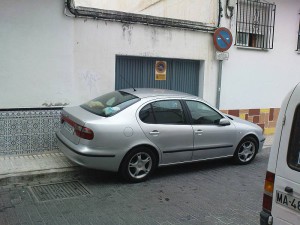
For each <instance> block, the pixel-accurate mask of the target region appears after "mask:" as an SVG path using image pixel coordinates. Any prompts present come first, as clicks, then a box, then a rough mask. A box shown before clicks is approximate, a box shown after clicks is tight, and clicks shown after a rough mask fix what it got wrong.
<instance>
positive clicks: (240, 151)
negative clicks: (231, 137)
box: [233, 137, 258, 165]
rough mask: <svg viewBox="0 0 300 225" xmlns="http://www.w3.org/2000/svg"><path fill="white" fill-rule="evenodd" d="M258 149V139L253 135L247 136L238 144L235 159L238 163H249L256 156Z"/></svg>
mask: <svg viewBox="0 0 300 225" xmlns="http://www.w3.org/2000/svg"><path fill="white" fill-rule="evenodd" d="M257 150H258V144H257V141H256V140H255V139H254V138H253V137H245V138H243V139H242V140H241V142H240V143H239V144H238V146H237V148H236V150H235V153H234V156H233V160H234V162H235V163H237V164H241V165H243V164H248V163H250V162H251V161H252V160H253V159H254V158H255V156H256V153H257Z"/></svg>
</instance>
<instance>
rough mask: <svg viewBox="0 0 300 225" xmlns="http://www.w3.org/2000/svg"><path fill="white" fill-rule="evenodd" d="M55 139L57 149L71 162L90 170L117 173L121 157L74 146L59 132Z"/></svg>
mask: <svg viewBox="0 0 300 225" xmlns="http://www.w3.org/2000/svg"><path fill="white" fill-rule="evenodd" d="M56 137H57V140H58V147H59V149H60V150H61V151H62V152H63V153H64V155H65V156H66V157H67V158H68V159H70V160H71V161H72V162H74V163H76V164H78V165H80V166H83V167H87V168H91V169H99V170H106V171H113V172H117V171H118V169H119V165H120V163H121V161H122V156H120V155H116V154H111V152H110V151H109V150H106V151H103V150H95V149H89V148H88V147H86V146H82V145H75V144H73V143H72V142H71V141H69V140H68V139H66V138H65V137H64V136H63V135H62V134H61V133H60V132H59V131H58V132H57V133H56Z"/></svg>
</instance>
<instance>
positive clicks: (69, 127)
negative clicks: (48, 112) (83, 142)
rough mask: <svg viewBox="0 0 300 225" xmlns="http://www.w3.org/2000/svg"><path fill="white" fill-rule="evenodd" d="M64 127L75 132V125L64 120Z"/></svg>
mask: <svg viewBox="0 0 300 225" xmlns="http://www.w3.org/2000/svg"><path fill="white" fill-rule="evenodd" d="M64 128H65V129H66V130H67V131H68V132H70V133H71V134H73V133H74V127H72V126H71V125H70V124H68V123H67V122H64Z"/></svg>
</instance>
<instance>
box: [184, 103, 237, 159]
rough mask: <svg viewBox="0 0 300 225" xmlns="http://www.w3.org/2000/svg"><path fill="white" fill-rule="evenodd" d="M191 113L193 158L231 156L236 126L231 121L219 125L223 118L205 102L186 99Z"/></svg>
mask: <svg viewBox="0 0 300 225" xmlns="http://www.w3.org/2000/svg"><path fill="white" fill-rule="evenodd" d="M185 103H186V105H187V108H188V110H189V112H190V115H191V120H192V121H191V122H192V127H193V132H194V134H193V136H194V151H193V160H201V159H209V158H218V157H223V156H232V155H233V153H234V147H235V142H236V128H235V126H234V125H233V123H230V124H229V125H226V126H221V125H219V121H220V119H222V118H224V117H223V116H222V115H221V114H220V113H218V112H217V111H216V110H214V109H213V108H211V107H209V106H208V105H207V104H205V103H203V102H200V101H196V100H186V101H185Z"/></svg>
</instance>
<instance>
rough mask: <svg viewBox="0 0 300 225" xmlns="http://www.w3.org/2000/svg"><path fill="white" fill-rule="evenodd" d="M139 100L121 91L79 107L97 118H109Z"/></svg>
mask: <svg viewBox="0 0 300 225" xmlns="http://www.w3.org/2000/svg"><path fill="white" fill-rule="evenodd" d="M139 100H140V99H139V98H138V97H137V96H135V95H132V94H129V93H126V92H123V91H114V92H110V93H108V94H105V95H102V96H100V97H98V98H95V99H93V100H91V101H88V102H86V103H84V104H82V105H81V107H82V108H84V109H85V110H87V111H89V112H91V113H94V114H96V115H98V116H103V117H110V116H113V115H115V114H117V113H118V112H120V111H122V110H123V109H125V108H127V107H129V106H131V105H132V104H134V103H136V102H138V101H139Z"/></svg>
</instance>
